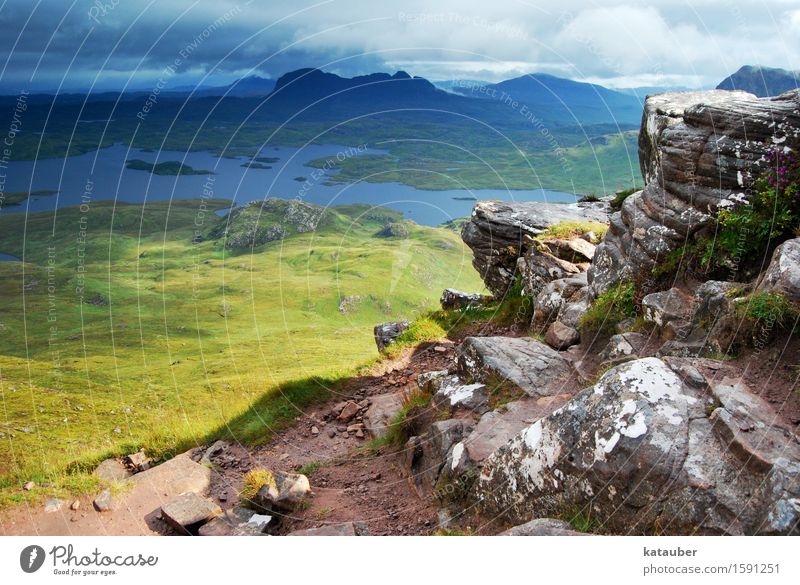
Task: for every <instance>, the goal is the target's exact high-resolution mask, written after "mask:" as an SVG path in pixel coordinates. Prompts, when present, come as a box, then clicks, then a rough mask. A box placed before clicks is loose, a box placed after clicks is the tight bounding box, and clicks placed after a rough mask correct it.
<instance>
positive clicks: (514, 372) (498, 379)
mask: <svg viewBox="0 0 800 585" xmlns="http://www.w3.org/2000/svg"><path fill="white" fill-rule="evenodd" d="M457 366H458V370H459V373H460V374H461V375H462V377H463V378H464V379H465V380H472V381H474V382H482V383H484V384H487V385H489V386H490V387H491V386H493V385H498V384H506V383H508V384H512V385H513V386H516V387H517V388H520V389H521V390H523V391H524V392H525V393H526V394H528V395H529V396H551V395H553V394H560V393H561V392H562V390H561V388H562V385H563V383H564V381H565V380H566V379H567V377H568V376H569V375H570V374H571V373H572V371H573V370H572V367H571V365H570V363H569V361H567V359H566V358H564V357H563V356H562V355H561V354H560V353H559V352H557V351H556V350H554V349H553V348H551V347H548V346H547V345H545V344H544V343H541V342H540V341H536V340H535V339H531V338H529V337H468V338H466V339H465V340H464V342H463V343H462V344H461V346H460V348H459V352H458V357H457ZM490 389H491V388H490Z"/></svg>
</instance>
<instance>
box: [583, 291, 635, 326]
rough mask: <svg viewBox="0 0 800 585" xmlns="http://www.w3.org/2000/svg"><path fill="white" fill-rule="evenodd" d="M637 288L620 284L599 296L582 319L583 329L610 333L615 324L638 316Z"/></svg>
mask: <svg viewBox="0 0 800 585" xmlns="http://www.w3.org/2000/svg"><path fill="white" fill-rule="evenodd" d="M635 297H636V287H635V286H634V284H633V283H632V282H620V283H618V284H616V285H614V286H613V287H612V288H610V289H608V290H607V291H606V292H604V293H603V294H601V295H599V296H598V297H597V298H596V299H595V300H594V302H593V303H592V306H591V307H589V309H587V311H586V312H585V313H584V314H583V316H582V317H581V327H582V328H585V329H588V330H590V331H610V330H611V329H612V328H613V327H614V325H615V324H617V323H619V322H620V321H622V320H624V319H627V318H629V317H635V316H636V303H635Z"/></svg>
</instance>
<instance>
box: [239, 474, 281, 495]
mask: <svg viewBox="0 0 800 585" xmlns="http://www.w3.org/2000/svg"><path fill="white" fill-rule="evenodd" d="M264 486H271V487H275V476H274V475H272V472H271V471H270V470H269V469H265V468H263V467H256V468H255V469H251V470H250V471H248V472H247V474H246V475H245V476H244V485H243V486H242V491H241V492H240V493H239V497H240V498H242V500H244V501H247V502H252V501H253V499H254V498H255V497H256V494H257V493H258V491H259V490H260V489H261V488H262V487H264Z"/></svg>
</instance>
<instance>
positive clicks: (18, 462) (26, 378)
mask: <svg viewBox="0 0 800 585" xmlns="http://www.w3.org/2000/svg"><path fill="white" fill-rule="evenodd" d="M229 204H230V203H229V202H227V201H224V200H208V201H206V202H205V205H206V206H207V208H208V209H207V210H206V212H205V214H202V213H201V212H200V211H201V202H200V201H198V200H183V201H179V202H173V203H172V204H169V203H168V202H158V203H151V204H148V205H147V206H146V207H142V206H139V205H128V204H121V203H118V204H117V205H116V206H114V205H113V204H112V203H110V202H100V203H94V204H93V205H92V206H91V210H90V211H88V213H82V212H81V211H80V209H78V208H69V209H61V210H59V212H58V216H57V218H56V220H55V223H54V221H53V214H52V213H50V212H47V213H42V214H36V215H31V216H29V217H28V218H27V220H25V219H24V218H23V216H20V215H15V216H10V217H4V218H0V250H2V251H3V252H6V253H9V254H13V255H15V256H18V257H24V259H25V261H26V262H25V263H24V264H20V263H0V333H1V334H2V335H0V432H2V433H4V435H5V436H0V476H1V479H0V504H2V503H4V502H8V501H9V500H11V501H13V500H14V499H17V500H18V499H20V498H22V497H28V496H23V495H20V494H21V492H20V490H19V486H20V485H21V483H24V482H25V481H27V480H28V479H35V480H36V481H37V482H38V483H48V484H50V485H51V486H52V488H53V489H54V490H57V489H60V488H64V489H68V491H69V490H73V491H75V490H77V491H80V489H81V486H83V483H81V482H84V480H83V479H79V478H83V477H84V476H82V475H80V473H79V474H78V475H77V476H70V475H65V469H67V468H70V469H71V470H72V471H75V472H84V471H86V470H88V469H90V468H91V465H92V464H93V463H94V462H96V461H99V459H100V458H102V457H104V456H107V455H108V454H110V453H124V452H130V451H132V450H135V449H138V448H139V447H145V449H147V450H148V451H149V452H151V453H153V454H155V455H166V454H169V453H172V452H176V450H181V449H184V448H188V447H191V446H193V445H195V444H198V443H203V442H205V441H207V440H209V439H210V438H213V437H217V436H227V437H228V438H233V439H239V440H242V441H246V442H250V443H253V442H259V441H261V440H265V438H267V437H268V436H269V434H270V432H272V431H273V430H274V429H275V428H279V427H280V426H282V425H285V424H287V421H290V420H291V419H292V418H293V417H294V416H296V415H297V413H298V408H301V407H302V406H304V405H306V404H309V403H311V402H313V401H315V400H319V399H322V398H325V397H326V396H328V395H329V394H330V392H335V391H336V384H337V381H338V380H340V379H342V378H343V377H346V376H347V375H349V374H352V373H353V372H354V368H355V367H356V366H357V365H358V364H363V363H365V362H368V361H369V360H372V359H374V358H375V357H376V356H377V350H376V349H375V344H374V340H373V337H372V326H373V325H374V324H375V323H378V322H382V321H389V320H395V319H400V318H404V319H409V318H414V317H415V316H417V315H418V314H420V313H422V312H424V311H428V310H431V309H434V308H436V306H437V304H438V297H439V295H440V293H441V291H442V289H443V288H446V287H456V288H459V289H461V290H470V291H479V290H481V289H482V284H481V282H480V279H479V277H478V275H477V274H476V273H475V271H474V270H473V269H472V267H471V265H470V259H471V256H470V254H469V253H468V251H467V250H466V249H465V247H464V246H463V244H462V243H461V241H460V238H459V236H458V234H456V233H454V232H452V231H450V230H446V229H437V228H425V227H419V226H415V227H414V228H413V229H412V230H411V234H410V237H409V238H407V239H401V240H398V239H384V238H377V237H374V234H375V233H376V232H377V231H378V229H379V228H380V227H381V226H382V223H381V218H380V217H379V215H380V214H371V213H368V211H369V208H367V207H365V206H348V207H343V208H335V209H334V210H333V211H332V212H331V213H334V214H335V218H334V219H335V221H332V222H331V223H330V224H326V225H329V227H326V228H323V229H320V230H318V231H317V232H316V233H306V234H298V235H292V236H291V237H288V238H287V239H285V240H283V241H278V242H272V243H270V244H267V245H265V246H262V247H260V248H256V249H255V250H253V251H250V250H248V251H246V252H238V253H233V252H231V251H229V250H225V249H224V246H223V244H222V242H221V241H211V240H207V241H202V242H200V243H196V244H193V243H192V239H193V237H194V236H195V223H196V222H198V221H199V220H200V219H202V221H200V223H201V224H202V225H201V226H200V227H199V228H198V229H199V230H200V231H202V232H203V233H205V234H207V233H208V231H210V230H211V228H212V227H213V225H214V222H217V221H221V220H220V219H219V218H217V217H216V216H214V215H213V214H212V210H213V209H222V208H225V207H227V206H229ZM83 216H85V217H86V220H85V224H83V225H85V226H87V227H88V235H87V238H86V244H85V246H84V245H83V244H81V243H80V242H79V236H80V231H79V230H80V229H81V226H82V224H81V218H82V217H83ZM53 225H55V231H54V230H53ZM81 257H82V258H83V260H81ZM50 263H51V264H50ZM49 267H52V271H50V272H48V268H49ZM80 267H85V276H84V277H83V279H82V278H81V274H80V273H79V272H78V270H79V268H80ZM81 286H83V302H81V295H80V290H79V288H80V287H81ZM346 296H358V297H360V299H361V300H360V302H356V303H355V308H352V309H350V310H349V311H348V312H346V313H342V312H340V310H339V304H340V301H341V299H342V298H344V297H346ZM12 434H13V435H14V438H11V435H12ZM70 482H71V483H70ZM84 483H85V482H84ZM65 486H66V487H65ZM69 486H72V487H69ZM83 487H85V486H83ZM9 494H12V496H9ZM34 495H35V494H34ZM4 496H5V497H4Z"/></svg>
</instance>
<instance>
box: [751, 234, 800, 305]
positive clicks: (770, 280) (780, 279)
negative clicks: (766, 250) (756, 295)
mask: <svg viewBox="0 0 800 585" xmlns="http://www.w3.org/2000/svg"><path fill="white" fill-rule="evenodd" d="M758 290H759V291H763V292H771V293H780V294H782V295H784V296H785V297H786V298H787V299H789V300H790V301H792V302H794V303H798V304H800V238H795V239H793V240H788V241H786V242H784V243H782V244H781V245H780V246H778V247H777V248H775V252H774V253H773V254H772V261H771V262H770V263H769V266H768V267H767V269H766V270H765V271H764V275H763V277H762V278H761V282H759V284H758Z"/></svg>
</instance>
